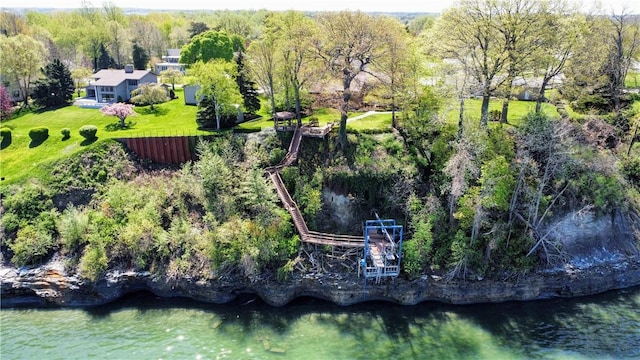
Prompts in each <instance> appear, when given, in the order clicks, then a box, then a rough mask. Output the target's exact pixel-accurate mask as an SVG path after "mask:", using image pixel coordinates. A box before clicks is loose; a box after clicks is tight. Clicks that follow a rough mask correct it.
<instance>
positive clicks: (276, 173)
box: [267, 128, 364, 248]
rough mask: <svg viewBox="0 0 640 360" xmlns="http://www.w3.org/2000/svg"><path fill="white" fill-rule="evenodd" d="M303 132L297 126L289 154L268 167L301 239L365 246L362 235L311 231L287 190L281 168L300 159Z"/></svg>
mask: <svg viewBox="0 0 640 360" xmlns="http://www.w3.org/2000/svg"><path fill="white" fill-rule="evenodd" d="M323 131H326V132H325V135H326V133H328V131H331V130H330V129H329V130H328V131H327V130H326V129H325V130H323ZM303 133H304V130H303V128H296V130H295V132H294V134H293V139H291V144H290V145H289V151H288V152H287V155H286V156H285V157H284V159H283V160H282V161H281V162H280V164H278V165H276V166H272V167H269V168H267V173H268V175H269V178H270V179H271V181H272V182H273V184H274V186H275V188H276V192H277V193H278V197H279V198H280V201H281V202H282V204H283V205H284V207H285V209H287V211H288V212H289V214H291V218H292V219H293V224H294V225H295V227H296V230H297V231H298V233H299V234H300V240H301V241H303V242H306V243H310V244H317V245H329V246H341V247H356V248H362V247H364V238H363V237H362V236H351V235H338V234H327V233H321V232H317V231H309V228H308V227H307V223H306V222H305V221H304V218H303V217H302V213H301V212H300V209H299V208H298V205H297V204H296V202H295V201H293V199H292V198H291V195H290V194H289V192H288V191H287V188H286V187H285V186H284V183H283V182H282V178H281V177H280V170H282V168H284V167H287V166H289V165H291V164H293V163H294V162H295V161H296V160H297V159H298V149H299V148H300V142H301V140H302V136H303Z"/></svg>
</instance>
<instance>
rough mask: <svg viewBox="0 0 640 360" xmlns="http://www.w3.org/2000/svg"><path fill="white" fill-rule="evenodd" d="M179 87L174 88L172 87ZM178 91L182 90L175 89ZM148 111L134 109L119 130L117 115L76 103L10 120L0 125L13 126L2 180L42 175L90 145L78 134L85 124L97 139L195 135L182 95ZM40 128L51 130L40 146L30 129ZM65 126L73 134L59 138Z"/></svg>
mask: <svg viewBox="0 0 640 360" xmlns="http://www.w3.org/2000/svg"><path fill="white" fill-rule="evenodd" d="M176 90H178V89H176ZM176 93H178V94H179V95H182V93H181V92H180V91H179V90H178V91H176ZM155 107H156V109H157V110H156V111H155V112H151V111H150V110H149V107H148V106H144V107H136V113H137V114H136V115H135V116H130V117H128V118H127V122H128V123H130V126H129V127H128V128H126V129H118V127H117V123H118V119H117V118H115V117H113V116H105V115H103V114H102V112H100V110H99V109H85V108H80V107H78V106H74V105H71V106H67V107H64V108H60V109H56V110H50V111H43V112H34V113H28V114H25V115H23V116H20V117H18V118H15V119H11V120H9V121H3V122H2V125H1V126H2V127H8V128H10V129H11V143H10V144H9V145H8V146H6V147H5V148H3V149H2V150H0V177H1V178H3V179H4V180H2V182H0V184H2V185H7V184H12V183H17V182H21V181H24V180H25V179H26V178H28V177H43V176H44V175H46V172H48V171H49V168H48V165H49V164H51V163H52V162H53V161H56V160H59V159H64V158H65V157H67V156H69V155H72V154H74V153H76V152H79V151H81V150H83V149H85V148H87V147H90V146H92V143H88V142H87V141H86V140H85V139H84V138H83V137H82V136H80V134H79V132H78V131H79V129H80V127H82V126H83V125H95V126H96V127H98V133H97V137H98V141H103V140H106V139H114V138H124V137H139V136H171V135H197V134H205V133H206V132H203V131H198V129H197V125H196V122H195V116H196V110H197V108H196V107H195V106H188V105H185V104H184V100H183V98H182V96H180V98H179V99H174V100H171V101H169V102H167V103H164V104H159V105H156V106H155ZM39 126H44V127H46V128H48V129H49V138H48V139H47V140H45V141H44V142H43V143H41V144H32V143H31V139H30V138H29V130H30V129H32V128H34V127H39ZM63 128H68V129H70V130H71V136H70V137H69V138H68V139H66V140H63V139H62V134H61V132H60V131H61V130H62V129H63Z"/></svg>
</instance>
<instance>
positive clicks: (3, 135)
mask: <svg viewBox="0 0 640 360" xmlns="http://www.w3.org/2000/svg"><path fill="white" fill-rule="evenodd" d="M9 145H11V129H9V128H8V127H3V128H1V129H0V149H4V148H6V147H7V146H9Z"/></svg>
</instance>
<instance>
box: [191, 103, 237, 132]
mask: <svg viewBox="0 0 640 360" xmlns="http://www.w3.org/2000/svg"><path fill="white" fill-rule="evenodd" d="M235 122H236V116H235V115H231V114H226V113H225V114H221V115H220V128H227V127H232V126H234V125H235ZM196 123H197V124H198V128H199V129H216V128H217V121H216V102H215V101H214V100H213V98H212V97H211V96H205V97H203V98H202V100H200V102H199V103H198V112H197V113H196Z"/></svg>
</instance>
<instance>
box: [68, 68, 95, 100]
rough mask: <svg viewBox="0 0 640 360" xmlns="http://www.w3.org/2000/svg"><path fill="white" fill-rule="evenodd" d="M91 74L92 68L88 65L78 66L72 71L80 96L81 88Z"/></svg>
mask: <svg viewBox="0 0 640 360" xmlns="http://www.w3.org/2000/svg"><path fill="white" fill-rule="evenodd" d="M91 74H92V71H91V69H90V68H86V67H81V68H76V69H73V71H71V77H72V78H73V81H74V82H75V85H76V92H77V94H78V96H80V90H81V89H82V87H83V86H84V85H85V84H86V82H87V79H88V78H89V76H91Z"/></svg>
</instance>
